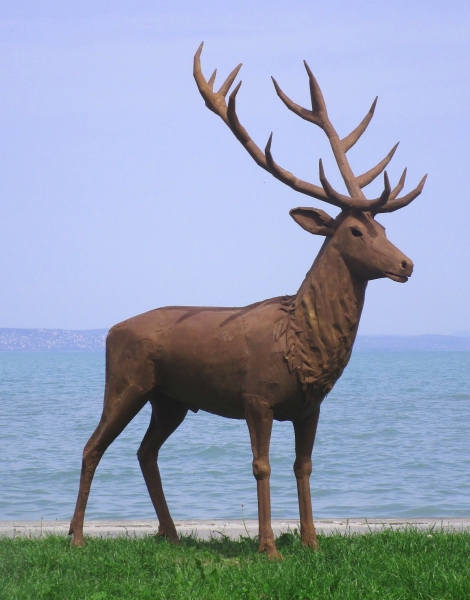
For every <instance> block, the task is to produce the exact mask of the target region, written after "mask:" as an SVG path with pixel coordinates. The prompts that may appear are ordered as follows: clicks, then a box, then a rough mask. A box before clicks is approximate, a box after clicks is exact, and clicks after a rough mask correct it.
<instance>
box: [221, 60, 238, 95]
mask: <svg viewBox="0 0 470 600" xmlns="http://www.w3.org/2000/svg"><path fill="white" fill-rule="evenodd" d="M241 68H242V63H240V64H239V65H237V66H236V67H235V68H234V69H233V71H232V72H231V73H230V75H229V76H228V77H227V79H226V80H225V81H224V82H223V84H222V85H221V86H220V89H219V91H218V92H217V93H218V94H220V95H221V96H224V97H225V96H226V95H227V92H228V91H229V89H230V88H231V87H232V83H233V82H234V81H235V77H236V76H237V75H238V71H239V70H240V69H241Z"/></svg>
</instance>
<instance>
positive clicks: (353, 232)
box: [351, 227, 362, 237]
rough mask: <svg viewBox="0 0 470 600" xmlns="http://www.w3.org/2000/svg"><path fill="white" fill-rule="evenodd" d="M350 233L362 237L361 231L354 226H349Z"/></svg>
mask: <svg viewBox="0 0 470 600" xmlns="http://www.w3.org/2000/svg"><path fill="white" fill-rule="evenodd" d="M351 233H352V234H353V236H354V237H362V232H361V231H359V229H357V228H356V227H351Z"/></svg>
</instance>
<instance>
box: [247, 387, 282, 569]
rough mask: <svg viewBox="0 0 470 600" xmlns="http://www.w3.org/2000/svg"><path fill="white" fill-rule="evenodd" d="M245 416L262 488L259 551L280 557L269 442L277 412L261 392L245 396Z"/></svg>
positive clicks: (254, 463)
mask: <svg viewBox="0 0 470 600" xmlns="http://www.w3.org/2000/svg"><path fill="white" fill-rule="evenodd" d="M245 416H246V422H247V425H248V430H249V432H250V439H251V449H252V451H253V475H254V477H255V479H256V486H257V492H258V520H259V551H260V552H264V551H265V552H266V554H267V555H268V556H270V557H272V558H278V557H280V554H279V552H278V551H277V549H276V544H275V542H274V534H273V530H272V528H271V498H270V492H269V477H270V475H271V467H270V464H269V443H270V441H271V431H272V426H273V412H272V409H271V407H270V406H269V404H268V402H267V401H266V400H265V399H264V398H261V397H260V396H250V397H248V398H246V400H245Z"/></svg>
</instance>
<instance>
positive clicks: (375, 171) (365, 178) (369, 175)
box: [356, 142, 400, 188]
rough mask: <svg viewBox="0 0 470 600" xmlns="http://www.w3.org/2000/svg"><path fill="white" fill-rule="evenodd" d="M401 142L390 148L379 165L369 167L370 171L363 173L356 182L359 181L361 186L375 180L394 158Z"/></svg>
mask: <svg viewBox="0 0 470 600" xmlns="http://www.w3.org/2000/svg"><path fill="white" fill-rule="evenodd" d="M399 143H400V142H398V143H397V144H395V146H393V148H392V149H391V150H390V152H389V153H388V154H387V156H386V157H385V158H384V159H382V160H381V161H380V162H379V163H378V164H377V165H375V167H372V169H369V171H367V172H366V173H363V174H362V175H359V176H358V177H356V182H357V183H358V185H359V187H360V188H363V187H366V185H369V183H371V182H372V181H374V179H375V178H376V177H377V176H378V175H380V173H382V171H383V170H384V169H385V167H386V166H387V165H388V163H389V162H390V161H391V160H392V158H393V155H394V154H395V151H396V149H397V148H398V144H399Z"/></svg>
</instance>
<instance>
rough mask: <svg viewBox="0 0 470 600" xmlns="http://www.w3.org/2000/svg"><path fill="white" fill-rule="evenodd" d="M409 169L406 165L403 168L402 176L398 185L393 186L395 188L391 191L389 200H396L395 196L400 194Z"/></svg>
mask: <svg viewBox="0 0 470 600" xmlns="http://www.w3.org/2000/svg"><path fill="white" fill-rule="evenodd" d="M407 170H408V169H407V168H406V167H405V168H404V169H403V173H402V174H401V177H400V179H399V180H398V183H397V185H396V186H395V187H394V188H393V190H392V191H391V193H390V198H389V199H388V201H389V202H390V200H395V198H396V197H397V196H398V194H399V193H400V192H401V191H402V189H403V188H404V186H405V179H406V172H407Z"/></svg>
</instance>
